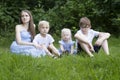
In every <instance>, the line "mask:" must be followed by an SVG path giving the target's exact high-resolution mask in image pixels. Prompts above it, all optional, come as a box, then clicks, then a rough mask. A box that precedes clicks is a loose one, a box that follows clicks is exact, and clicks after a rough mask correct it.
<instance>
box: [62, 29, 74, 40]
mask: <svg viewBox="0 0 120 80" xmlns="http://www.w3.org/2000/svg"><path fill="white" fill-rule="evenodd" d="M65 33H69V34H70V40H71V39H72V33H71V30H70V29H68V28H63V29H62V30H61V38H63V35H64V34H65Z"/></svg>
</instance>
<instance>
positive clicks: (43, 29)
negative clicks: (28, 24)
mask: <svg viewBox="0 0 120 80" xmlns="http://www.w3.org/2000/svg"><path fill="white" fill-rule="evenodd" d="M39 31H40V33H41V34H42V35H46V34H47V33H48V32H49V26H46V25H41V26H40V27H39Z"/></svg>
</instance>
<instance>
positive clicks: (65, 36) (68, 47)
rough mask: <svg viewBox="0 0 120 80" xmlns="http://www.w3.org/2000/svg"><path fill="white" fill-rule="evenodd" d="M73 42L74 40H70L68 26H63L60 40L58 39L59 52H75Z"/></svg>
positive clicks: (70, 35)
mask: <svg viewBox="0 0 120 80" xmlns="http://www.w3.org/2000/svg"><path fill="white" fill-rule="evenodd" d="M74 43H75V42H74V41H72V34H71V30H70V29H68V28H63V29H62V31H61V40H60V41H59V44H60V50H59V51H60V53H61V54H64V53H69V54H75V53H76V50H75V49H74Z"/></svg>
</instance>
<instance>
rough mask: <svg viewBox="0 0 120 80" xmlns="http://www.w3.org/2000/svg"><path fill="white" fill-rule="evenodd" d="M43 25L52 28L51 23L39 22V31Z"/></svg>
mask: <svg viewBox="0 0 120 80" xmlns="http://www.w3.org/2000/svg"><path fill="white" fill-rule="evenodd" d="M43 25H45V26H48V27H50V25H49V22H48V21H45V20H43V21H39V24H38V29H39V28H40V27H41V26H43Z"/></svg>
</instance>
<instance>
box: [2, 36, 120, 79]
mask: <svg viewBox="0 0 120 80" xmlns="http://www.w3.org/2000/svg"><path fill="white" fill-rule="evenodd" d="M1 41H2V42H1V43H0V80H120V65H119V63H120V42H119V39H116V38H110V39H109V47H110V56H107V55H106V54H104V52H103V51H102V50H101V51H100V52H99V54H95V57H94V58H90V57H88V56H87V55H86V54H84V53H81V54H79V55H69V56H66V55H65V56H63V57H62V58H59V59H53V58H51V57H48V56H45V57H41V58H33V57H31V56H24V55H16V54H11V52H10V51H9V45H10V43H5V42H4V41H5V40H1ZM3 43H4V44H3Z"/></svg>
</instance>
